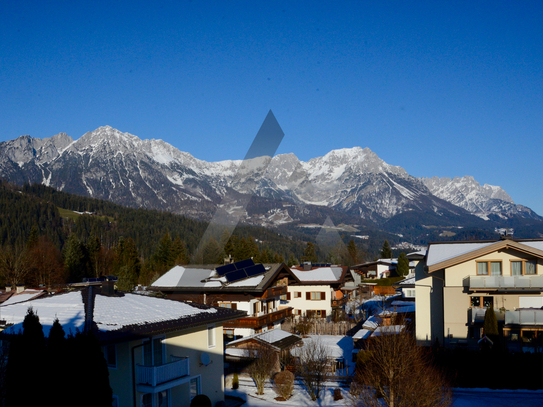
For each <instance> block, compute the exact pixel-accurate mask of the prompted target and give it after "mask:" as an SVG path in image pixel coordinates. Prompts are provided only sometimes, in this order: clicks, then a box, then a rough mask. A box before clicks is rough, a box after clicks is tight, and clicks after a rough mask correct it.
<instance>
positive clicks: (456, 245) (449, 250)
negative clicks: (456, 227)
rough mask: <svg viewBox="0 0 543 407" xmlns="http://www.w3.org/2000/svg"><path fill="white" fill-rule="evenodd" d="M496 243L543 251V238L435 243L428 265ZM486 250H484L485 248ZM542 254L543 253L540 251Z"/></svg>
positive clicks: (499, 246)
mask: <svg viewBox="0 0 543 407" xmlns="http://www.w3.org/2000/svg"><path fill="white" fill-rule="evenodd" d="M492 245H496V250H497V249H499V248H501V247H503V246H505V245H507V246H511V247H517V248H522V246H524V247H525V248H526V247H528V248H532V249H535V250H539V251H540V252H541V251H543V240H519V241H516V240H512V239H503V240H498V241H493V242H449V243H433V244H430V246H429V247H428V255H427V259H426V265H427V266H428V267H429V268H431V267H432V266H434V265H437V264H439V263H442V262H446V261H448V260H452V259H455V258H457V257H460V256H466V255H467V256H468V257H469V255H470V253H472V252H475V251H477V250H480V249H484V248H486V247H489V246H492ZM528 250H530V249H528ZM483 251H484V250H483ZM539 255H540V256H541V253H539ZM453 261H454V260H453Z"/></svg>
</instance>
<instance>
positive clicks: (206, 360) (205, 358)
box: [200, 352, 211, 366]
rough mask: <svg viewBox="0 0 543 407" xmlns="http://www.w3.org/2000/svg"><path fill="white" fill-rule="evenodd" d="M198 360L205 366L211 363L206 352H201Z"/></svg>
mask: <svg viewBox="0 0 543 407" xmlns="http://www.w3.org/2000/svg"><path fill="white" fill-rule="evenodd" d="M200 362H201V363H202V365H204V366H207V365H209V364H210V363H211V359H210V358H209V354H208V353H207V352H202V354H201V355H200Z"/></svg>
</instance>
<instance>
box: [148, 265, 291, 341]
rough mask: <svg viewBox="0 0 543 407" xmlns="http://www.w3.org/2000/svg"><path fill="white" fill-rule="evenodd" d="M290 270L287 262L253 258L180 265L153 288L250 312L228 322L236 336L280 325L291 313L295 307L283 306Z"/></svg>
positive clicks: (171, 296)
mask: <svg viewBox="0 0 543 407" xmlns="http://www.w3.org/2000/svg"><path fill="white" fill-rule="evenodd" d="M289 272H290V270H289V268H288V267H287V266H286V265H285V264H283V263H274V264H254V263H253V262H252V260H251V261H247V260H244V261H242V262H237V263H234V264H233V265H223V266H218V265H187V266H176V267H174V268H172V269H171V270H170V271H168V272H166V273H165V274H164V275H163V276H162V277H160V278H159V279H158V280H156V281H155V282H154V283H153V284H152V285H151V286H150V287H149V290H151V291H155V292H161V293H163V294H164V295H166V297H167V298H169V299H172V300H182V301H191V302H193V303H201V304H208V305H214V306H217V307H222V308H231V309H237V310H243V311H245V312H246V313H247V315H246V316H243V317H241V318H239V319H237V320H235V321H228V322H226V323H225V325H224V328H225V335H227V336H228V337H229V338H230V339H235V338H237V337H243V336H249V335H254V334H257V333H261V332H265V331H268V330H271V329H276V328H280V327H281V323H282V322H284V320H285V319H286V318H288V317H289V316H291V313H292V308H291V307H288V306H287V307H280V303H281V296H283V295H286V294H287V287H286V285H283V284H282V278H283V276H286V275H288V274H289Z"/></svg>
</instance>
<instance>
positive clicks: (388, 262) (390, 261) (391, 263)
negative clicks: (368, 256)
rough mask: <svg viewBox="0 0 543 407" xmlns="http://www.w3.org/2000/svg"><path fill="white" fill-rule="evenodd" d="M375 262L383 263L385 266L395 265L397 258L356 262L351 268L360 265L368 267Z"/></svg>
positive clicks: (360, 266)
mask: <svg viewBox="0 0 543 407" xmlns="http://www.w3.org/2000/svg"><path fill="white" fill-rule="evenodd" d="M376 264H383V265H387V266H396V265H397V264H398V259H396V258H394V259H377V260H374V261H367V262H365V263H361V264H357V265H356V266H352V267H351V268H354V269H358V268H362V267H369V266H373V265H376Z"/></svg>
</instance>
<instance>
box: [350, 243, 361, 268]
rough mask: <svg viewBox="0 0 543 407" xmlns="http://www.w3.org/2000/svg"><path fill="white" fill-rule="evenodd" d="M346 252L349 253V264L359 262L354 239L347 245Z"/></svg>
mask: <svg viewBox="0 0 543 407" xmlns="http://www.w3.org/2000/svg"><path fill="white" fill-rule="evenodd" d="M347 253H349V262H350V264H348V265H349V266H353V265H355V264H358V263H359V259H358V248H357V247H356V244H355V242H354V240H352V239H351V241H350V242H349V244H348V245H347Z"/></svg>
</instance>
